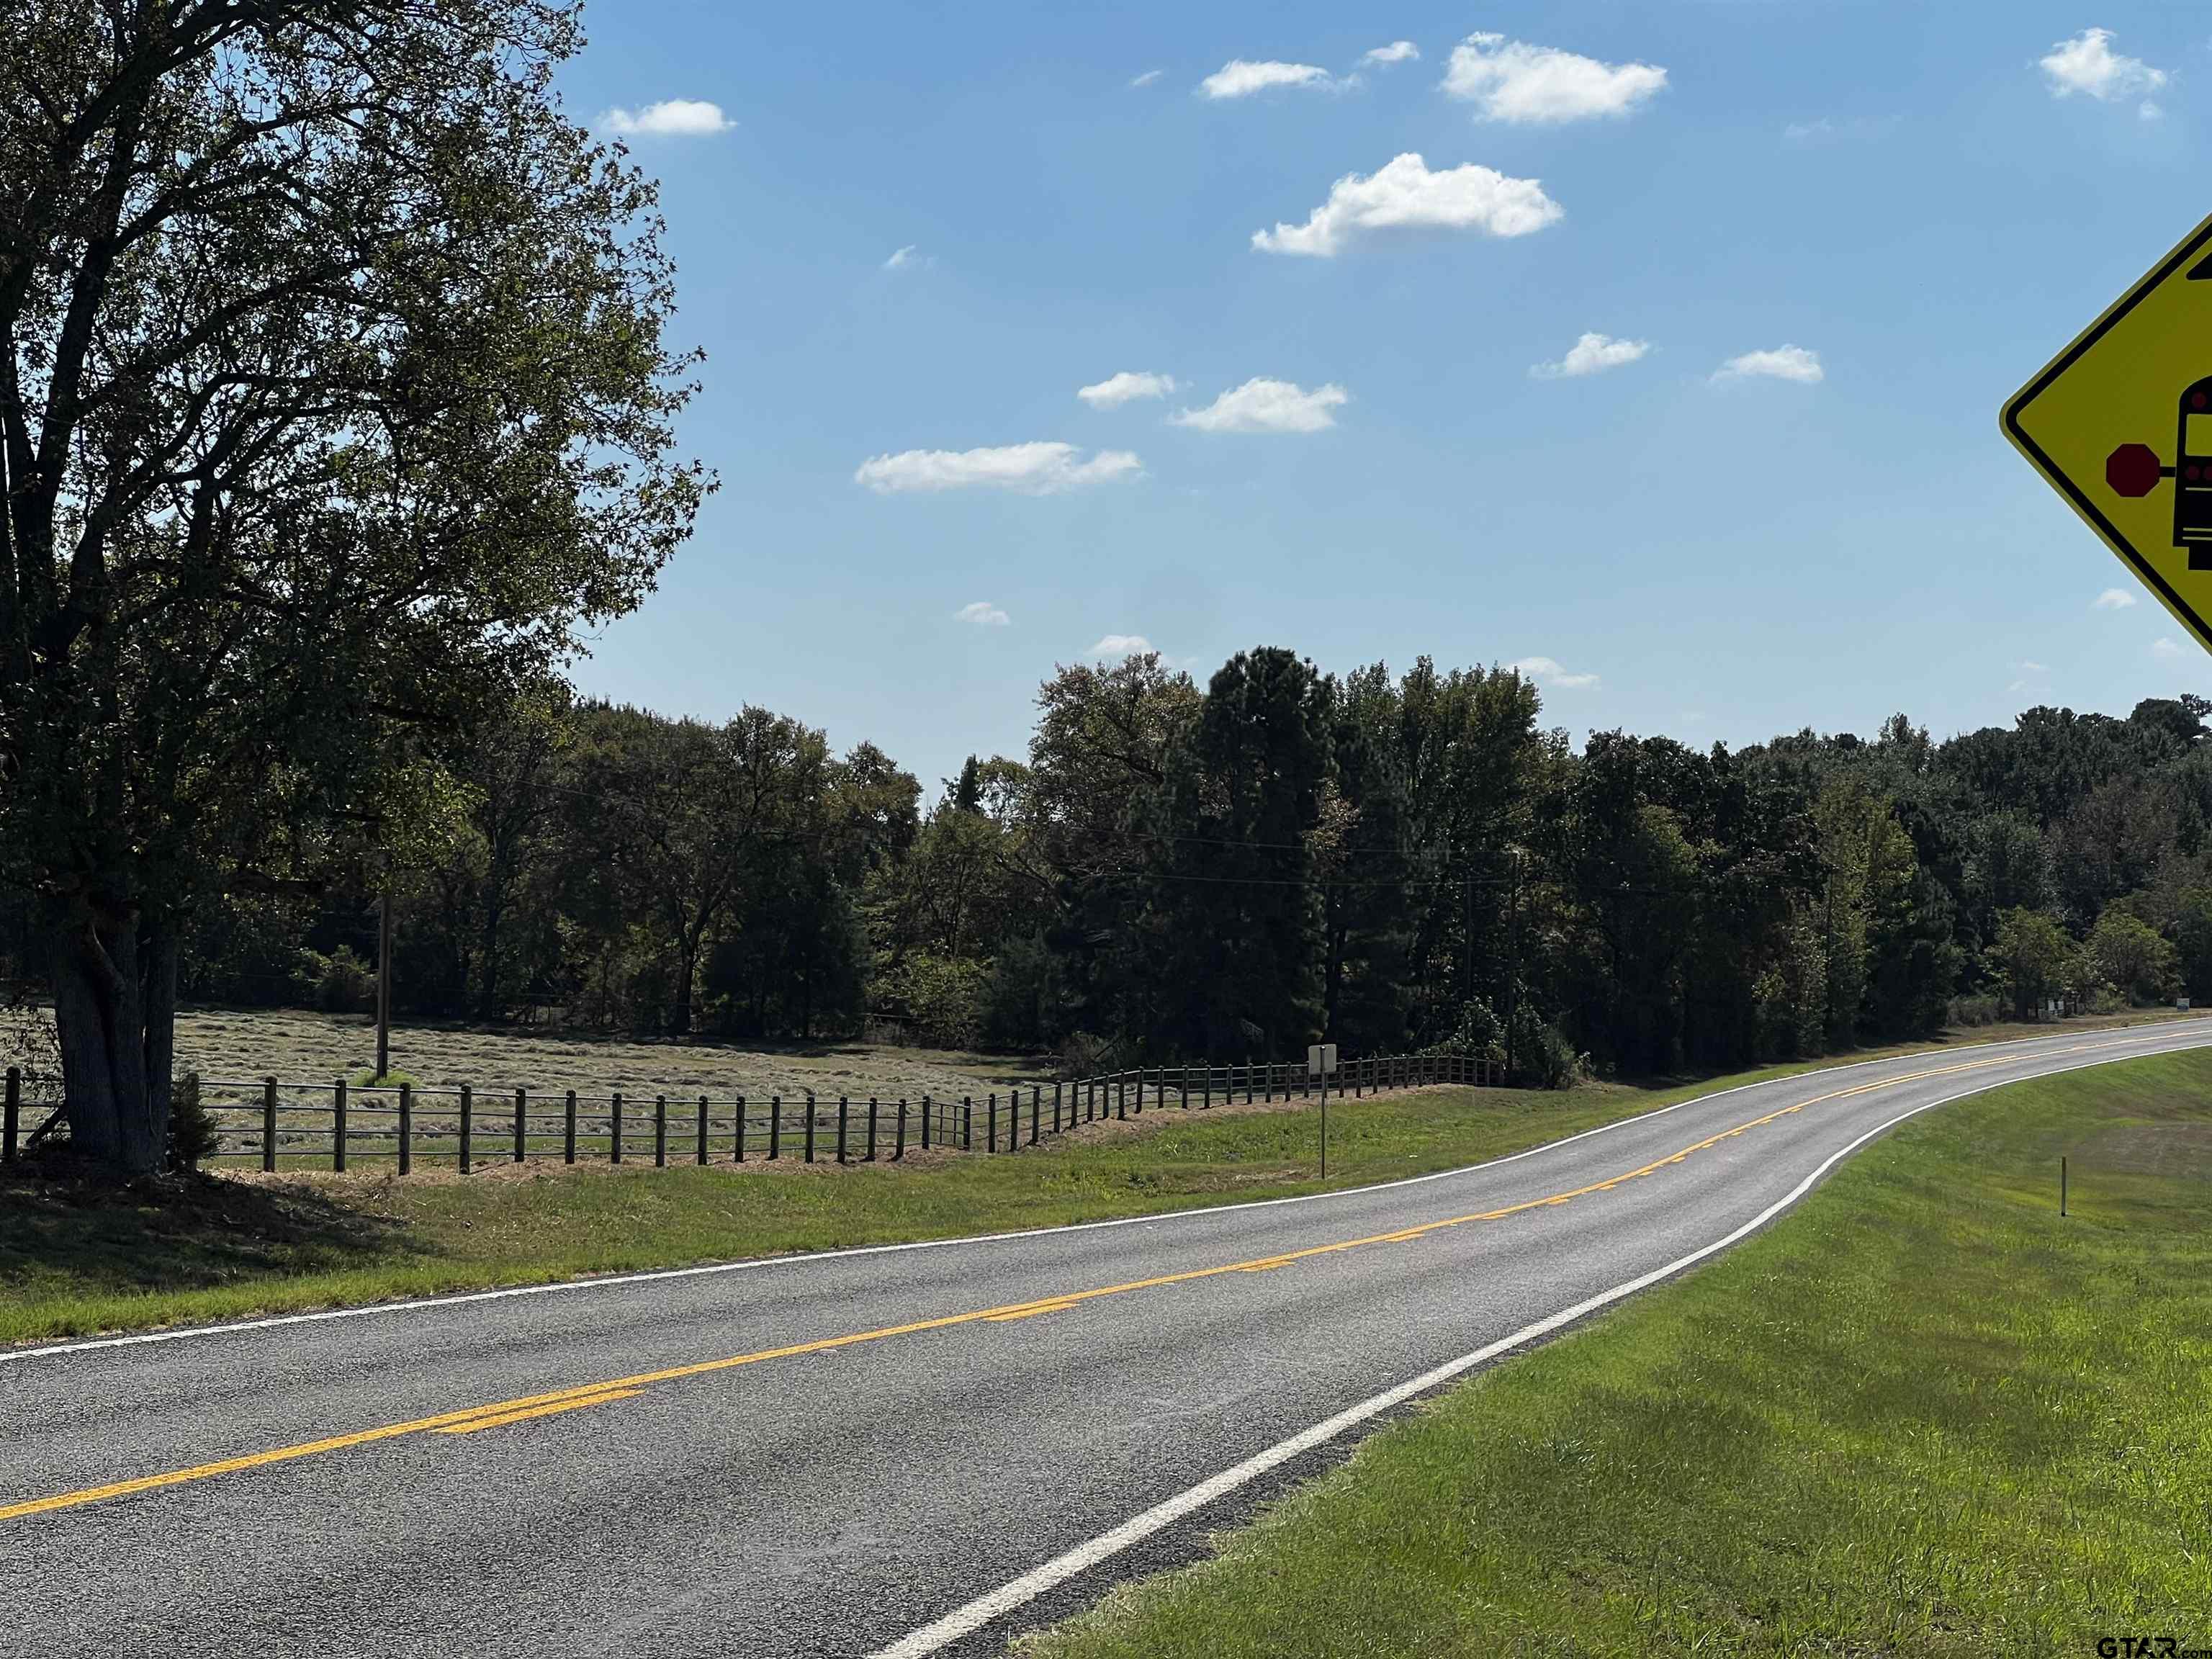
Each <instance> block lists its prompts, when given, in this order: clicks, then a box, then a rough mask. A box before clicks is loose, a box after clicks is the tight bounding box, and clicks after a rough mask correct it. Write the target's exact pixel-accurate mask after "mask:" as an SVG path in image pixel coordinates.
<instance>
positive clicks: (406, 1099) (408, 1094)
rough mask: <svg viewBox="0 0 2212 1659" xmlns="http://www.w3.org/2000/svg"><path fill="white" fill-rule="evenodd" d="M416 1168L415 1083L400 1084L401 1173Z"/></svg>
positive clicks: (410, 1171)
mask: <svg viewBox="0 0 2212 1659" xmlns="http://www.w3.org/2000/svg"><path fill="white" fill-rule="evenodd" d="M414 1168H415V1085H413V1084H411V1083H403V1084H401V1085H399V1173H400V1174H402V1175H408V1174H411V1173H412V1172H413V1170H414Z"/></svg>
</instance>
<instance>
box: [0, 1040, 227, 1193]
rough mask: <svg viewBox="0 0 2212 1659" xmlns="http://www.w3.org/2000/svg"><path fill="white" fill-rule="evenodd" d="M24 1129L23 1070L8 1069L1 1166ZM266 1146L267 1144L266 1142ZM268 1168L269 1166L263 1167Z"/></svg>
mask: <svg viewBox="0 0 2212 1659" xmlns="http://www.w3.org/2000/svg"><path fill="white" fill-rule="evenodd" d="M22 1129H23V1068H22V1067H21V1066H9V1068H8V1082H7V1087H6V1092H5V1094H4V1095H0V1164H13V1163H14V1162H15V1152H16V1146H17V1143H18V1141H19V1139H20V1138H21V1134H22ZM263 1144H264V1146H266V1145H267V1143H266V1141H265V1140H264V1143H263ZM263 1167H264V1169H265V1168H268V1167H270V1166H269V1165H266V1164H264V1165H263Z"/></svg>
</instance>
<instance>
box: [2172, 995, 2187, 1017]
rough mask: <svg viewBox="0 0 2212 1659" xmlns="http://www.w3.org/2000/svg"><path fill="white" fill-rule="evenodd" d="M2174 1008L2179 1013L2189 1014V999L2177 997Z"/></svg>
mask: <svg viewBox="0 0 2212 1659" xmlns="http://www.w3.org/2000/svg"><path fill="white" fill-rule="evenodd" d="M2173 1006H2174V1011H2175V1012H2177V1013H2184V1014H2185V1013H2187V1012H2189V999H2188V998H2187V997H2176V998H2174V1000H2173Z"/></svg>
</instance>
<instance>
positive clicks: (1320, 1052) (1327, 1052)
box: [1306, 1042, 1336, 1181]
mask: <svg viewBox="0 0 2212 1659" xmlns="http://www.w3.org/2000/svg"><path fill="white" fill-rule="evenodd" d="M1335 1070H1336V1045H1335V1044H1334V1042H1316V1043H1314V1044H1312V1045H1310V1047H1309V1048H1307V1049H1306V1075H1307V1076H1308V1077H1317V1078H1319V1079H1321V1178H1322V1180H1323V1181H1326V1180H1328V1079H1329V1075H1330V1073H1333V1072H1334V1071H1335Z"/></svg>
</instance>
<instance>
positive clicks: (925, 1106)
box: [921, 1095, 929, 1152]
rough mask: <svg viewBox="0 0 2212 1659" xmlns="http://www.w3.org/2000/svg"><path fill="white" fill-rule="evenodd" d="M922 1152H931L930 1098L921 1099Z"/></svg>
mask: <svg viewBox="0 0 2212 1659" xmlns="http://www.w3.org/2000/svg"><path fill="white" fill-rule="evenodd" d="M921 1150H922V1151H923V1152H927V1151H928V1150H929V1097H928V1096H927V1095H924V1096H923V1097H921Z"/></svg>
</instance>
